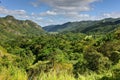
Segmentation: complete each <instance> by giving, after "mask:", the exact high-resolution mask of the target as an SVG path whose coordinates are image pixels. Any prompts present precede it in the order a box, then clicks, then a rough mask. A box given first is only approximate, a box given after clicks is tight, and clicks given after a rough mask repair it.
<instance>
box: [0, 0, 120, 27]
mask: <svg viewBox="0 0 120 80" xmlns="http://www.w3.org/2000/svg"><path fill="white" fill-rule="evenodd" d="M6 15H12V16H14V17H15V18H16V19H20V20H32V21H34V22H36V23H38V24H39V25H41V26H42V27H44V26H47V25H55V24H63V23H66V22H74V21H83V20H100V19H104V18H110V17H111V18H118V17H120V0H0V17H4V16H6Z"/></svg>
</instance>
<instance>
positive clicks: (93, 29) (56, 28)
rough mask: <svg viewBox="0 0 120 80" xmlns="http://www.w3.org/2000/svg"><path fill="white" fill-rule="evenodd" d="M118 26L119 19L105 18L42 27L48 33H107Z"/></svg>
mask: <svg viewBox="0 0 120 80" xmlns="http://www.w3.org/2000/svg"><path fill="white" fill-rule="evenodd" d="M119 26H120V18H106V19H103V20H96V21H80V22H68V23H65V24H62V25H53V26H46V27H43V29H44V30H46V31H48V32H61V33H63V32H64V33H65V32H74V33H79V32H81V33H87V34H88V33H98V34H99V33H100V34H101V33H108V32H112V31H113V30H114V29H115V28H118V27H119Z"/></svg>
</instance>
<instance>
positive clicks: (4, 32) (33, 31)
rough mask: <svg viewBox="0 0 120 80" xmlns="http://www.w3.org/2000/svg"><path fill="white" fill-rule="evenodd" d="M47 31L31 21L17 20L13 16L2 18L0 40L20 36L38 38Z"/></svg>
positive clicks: (0, 21)
mask: <svg viewBox="0 0 120 80" xmlns="http://www.w3.org/2000/svg"><path fill="white" fill-rule="evenodd" d="M44 32H45V31H44V30H43V29H42V28H41V26H39V25H37V24H36V23H34V22H32V21H30V20H17V19H15V18H14V17H13V16H10V15H8V16H6V17H1V18H0V40H1V39H8V38H15V37H19V36H37V35H40V34H43V33H44Z"/></svg>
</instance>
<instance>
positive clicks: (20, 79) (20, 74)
mask: <svg viewBox="0 0 120 80" xmlns="http://www.w3.org/2000/svg"><path fill="white" fill-rule="evenodd" d="M0 80H27V74H26V72H25V71H24V70H22V69H19V68H16V67H12V66H11V67H9V68H6V67H1V71H0Z"/></svg>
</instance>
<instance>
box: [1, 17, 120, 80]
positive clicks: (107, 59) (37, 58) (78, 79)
mask: <svg viewBox="0 0 120 80" xmlns="http://www.w3.org/2000/svg"><path fill="white" fill-rule="evenodd" d="M9 18H10V19H11V17H9ZM12 18H13V17H12ZM7 19H8V18H7ZM7 19H6V20H7ZM3 22H4V21H3ZM23 23H24V21H23ZM6 25H7V23H6ZM20 25H22V24H20ZM28 25H31V26H33V24H32V23H31V24H30V23H29V24H28ZM0 27H1V26H0ZM4 27H5V26H4ZM6 27H7V26H6ZM16 27H17V26H16ZM18 27H19V26H18ZM20 27H21V26H20ZM9 28H10V29H11V27H9ZM33 28H35V27H33ZM33 28H32V29H33ZM21 29H22V28H21ZM29 29H31V28H29ZM29 29H28V31H29ZM12 30H13V31H14V29H12ZM17 30H18V31H19V29H17ZM26 30H27V29H26ZM23 32H24V31H23ZM36 32H37V31H36ZM36 32H33V33H32V34H31V33H30V34H25V35H24V37H23V36H18V35H16V36H12V37H11V36H8V33H9V32H8V33H4V32H0V35H1V36H2V35H3V33H4V36H5V38H4V37H3V36H2V38H3V39H0V80H120V45H119V44H120V29H119V28H115V29H114V30H112V32H109V33H106V34H104V35H103V34H93V33H94V32H93V33H91V34H89V35H88V34H83V33H72V32H67V33H59V34H56V33H54V34H49V33H45V32H44V33H42V34H41V33H37V35H36ZM40 32H41V30H40ZM21 33H22V32H21ZM10 35H14V33H10ZM28 35H30V36H28Z"/></svg>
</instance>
